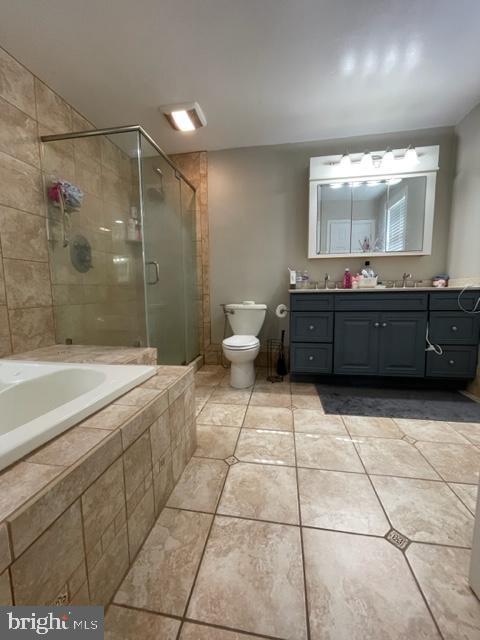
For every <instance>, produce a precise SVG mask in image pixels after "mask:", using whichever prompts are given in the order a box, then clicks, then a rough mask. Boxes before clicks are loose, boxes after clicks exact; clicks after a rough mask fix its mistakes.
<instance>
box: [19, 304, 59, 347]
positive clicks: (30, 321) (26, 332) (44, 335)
mask: <svg viewBox="0 0 480 640" xmlns="http://www.w3.org/2000/svg"><path fill="white" fill-rule="evenodd" d="M9 321H10V331H11V334H12V349H13V352H14V353H19V352H21V351H29V350H30V349H38V348H39V347H46V346H48V345H51V344H54V343H55V327H54V324H53V313H52V308H51V307H38V308H34V309H13V310H11V311H9Z"/></svg>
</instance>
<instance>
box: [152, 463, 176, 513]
mask: <svg viewBox="0 0 480 640" xmlns="http://www.w3.org/2000/svg"><path fill="white" fill-rule="evenodd" d="M172 489H173V469H172V454H171V452H170V450H168V451H167V453H166V454H165V455H164V456H163V458H161V459H160V460H158V461H157V460H154V462H153V493H154V498H155V515H156V516H158V514H159V513H160V511H161V510H162V509H163V507H164V506H165V505H166V503H167V500H168V498H169V496H170V493H171V492H172Z"/></svg>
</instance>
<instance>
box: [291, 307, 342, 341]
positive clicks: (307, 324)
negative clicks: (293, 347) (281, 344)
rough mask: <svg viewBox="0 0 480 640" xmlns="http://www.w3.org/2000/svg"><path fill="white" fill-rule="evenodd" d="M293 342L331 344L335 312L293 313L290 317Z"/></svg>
mask: <svg viewBox="0 0 480 640" xmlns="http://www.w3.org/2000/svg"><path fill="white" fill-rule="evenodd" d="M290 318H291V320H290V322H291V324H290V339H291V340H292V342H331V341H332V339H333V312H331V311H326V312H323V313H322V312H320V313H319V312H317V313H314V312H310V313H306V312H300V313H299V312H293V313H292V314H291V315H290Z"/></svg>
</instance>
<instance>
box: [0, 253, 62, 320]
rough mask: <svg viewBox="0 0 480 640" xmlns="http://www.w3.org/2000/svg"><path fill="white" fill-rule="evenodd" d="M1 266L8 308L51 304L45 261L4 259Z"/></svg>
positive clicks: (47, 270)
mask: <svg viewBox="0 0 480 640" xmlns="http://www.w3.org/2000/svg"><path fill="white" fill-rule="evenodd" d="M3 266H4V270H5V288H6V292H7V301H8V307H9V309H18V308H27V307H48V306H51V305H52V292H51V287H50V271H49V268H48V264H47V263H39V262H28V261H27V260H10V259H4V260H3Z"/></svg>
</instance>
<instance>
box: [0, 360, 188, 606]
mask: <svg viewBox="0 0 480 640" xmlns="http://www.w3.org/2000/svg"><path fill="white" fill-rule="evenodd" d="M193 375H194V374H193V370H192V369H191V368H189V367H166V366H162V367H158V370H157V374H156V375H155V376H154V377H152V378H150V379H149V380H147V381H146V382H145V383H143V384H142V385H140V386H138V387H136V388H135V389H133V390H132V391H129V392H128V393H127V394H125V395H124V396H122V397H120V398H118V399H117V400H116V401H115V402H114V403H112V404H110V405H109V406H107V407H105V408H104V409H102V410H101V411H99V412H98V413H96V414H94V415H93V416H91V417H89V418H87V419H86V420H84V421H83V422H81V423H80V424H78V425H77V426H75V427H73V428H72V429H70V430H69V431H66V432H65V433H64V434H62V435H61V436H60V437H59V438H57V439H55V440H52V441H51V442H49V443H48V444H46V445H44V446H43V447H42V448H40V449H37V450H36V451H35V452H33V453H32V454H31V455H29V456H28V457H26V458H24V459H23V460H22V461H20V462H18V463H16V464H15V465H12V466H11V467H9V468H8V469H6V470H5V471H3V472H2V473H1V474H0V602H1V603H2V604H3V603H9V602H12V601H13V602H14V603H15V604H50V603H53V602H57V601H61V602H71V603H77V604H89V603H92V604H93V603H95V604H101V605H106V604H108V602H109V601H110V599H111V597H112V595H113V594H114V592H115V590H116V589H117V587H118V586H119V584H120V583H121V581H122V578H123V577H124V575H125V573H126V571H127V570H128V567H129V566H130V564H131V563H132V562H133V560H134V558H135V555H136V553H137V551H138V549H139V548H140V546H141V544H142V542H143V541H144V539H145V538H146V536H147V534H148V532H149V530H150V528H151V527H152V525H153V523H154V521H155V517H156V516H157V515H158V514H159V513H160V511H161V509H162V507H163V506H164V504H165V502H166V500H167V499H168V496H169V494H170V492H171V491H172V489H173V487H174V486H175V484H176V482H177V481H178V479H179V477H180V475H181V473H182V471H183V469H184V468H185V465H186V464H187V462H188V460H189V459H190V456H191V455H192V452H193V450H194V449H195V447H196V433H195V404H194V378H193Z"/></svg>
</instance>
